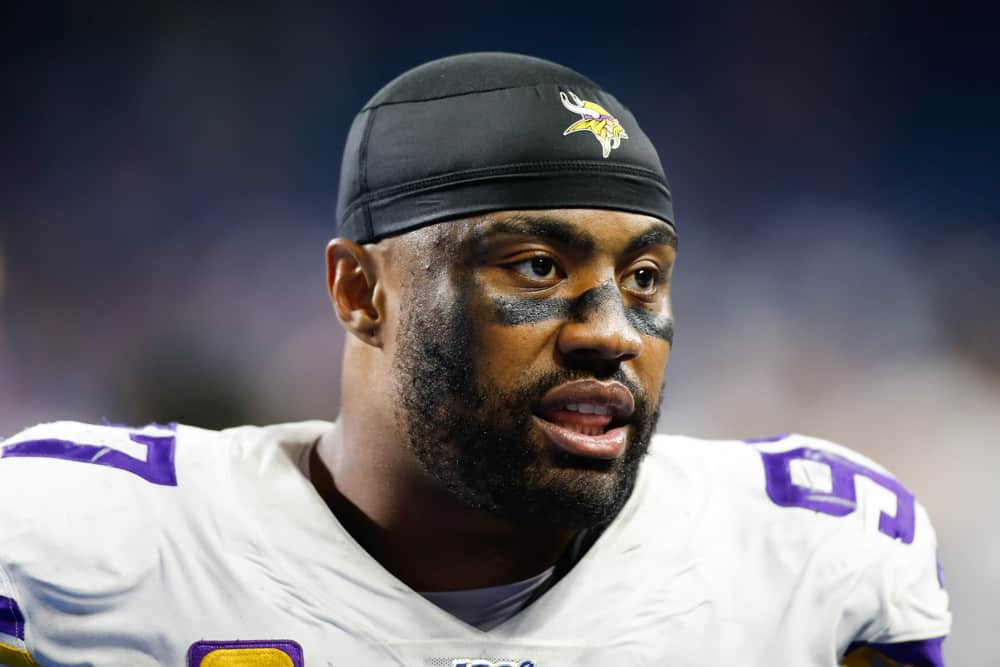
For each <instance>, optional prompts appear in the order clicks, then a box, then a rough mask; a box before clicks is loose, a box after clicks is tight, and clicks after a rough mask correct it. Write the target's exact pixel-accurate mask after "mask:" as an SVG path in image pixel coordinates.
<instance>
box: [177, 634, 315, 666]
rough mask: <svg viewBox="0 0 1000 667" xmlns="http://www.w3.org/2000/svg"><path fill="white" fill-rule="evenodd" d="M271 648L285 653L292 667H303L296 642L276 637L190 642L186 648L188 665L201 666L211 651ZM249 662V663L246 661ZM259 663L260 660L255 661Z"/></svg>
mask: <svg viewBox="0 0 1000 667" xmlns="http://www.w3.org/2000/svg"><path fill="white" fill-rule="evenodd" d="M261 648H271V649H275V650H278V651H281V652H282V653H284V654H285V655H287V656H288V657H289V658H290V659H291V661H292V665H293V667H305V658H304V657H303V656H302V647H301V646H299V644H298V642H294V641H292V640H290V639H276V640H263V641H229V642H225V641H200V642H195V643H194V644H191V648H189V649H188V655H187V658H188V663H187V664H188V667H201V663H202V661H203V660H204V659H205V656H207V655H208V654H209V653H211V652H212V651H240V650H246V649H261ZM248 664H249V663H248ZM254 664H261V665H263V664H264V663H262V662H255V663H254Z"/></svg>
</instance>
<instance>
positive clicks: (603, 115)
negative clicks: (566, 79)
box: [559, 91, 628, 157]
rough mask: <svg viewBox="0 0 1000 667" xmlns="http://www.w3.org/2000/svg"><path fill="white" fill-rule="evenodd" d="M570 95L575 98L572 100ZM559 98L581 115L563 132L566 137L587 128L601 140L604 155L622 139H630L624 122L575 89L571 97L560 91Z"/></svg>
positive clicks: (570, 93) (619, 143)
mask: <svg viewBox="0 0 1000 667" xmlns="http://www.w3.org/2000/svg"><path fill="white" fill-rule="evenodd" d="M570 97H571V98H573V100H572V102H571V101H570ZM559 99H561V100H562V103H563V106H564V107H566V108H567V109H569V110H570V111H572V112H573V113H578V114H580V116H581V118H580V120H578V121H576V122H575V123H573V124H572V125H570V126H569V127H567V128H566V131H565V132H563V136H564V137H565V136H566V135H567V134H569V133H571V132H582V131H583V130H587V131H589V132H591V133H592V134H593V135H594V137H595V138H596V139H597V140H598V141H599V142H601V149H602V152H603V154H604V157H608V156H609V155H611V151H612V150H613V149H615V148H618V147H619V146H621V144H622V139H628V134H626V132H625V128H624V127H622V124H621V123H619V122H618V119H617V118H615V117H614V116H612V115H611V114H610V113H608V111H607V109H605V108H604V107H602V106H601V105H599V104H594V103H593V102H587V101H586V100H581V99H580V98H579V97H577V96H576V94H574V93H573V91H569V97H567V96H566V93H564V92H562V91H559Z"/></svg>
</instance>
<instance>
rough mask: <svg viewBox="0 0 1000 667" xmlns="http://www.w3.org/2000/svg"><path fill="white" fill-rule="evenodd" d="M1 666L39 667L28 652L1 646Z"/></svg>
mask: <svg viewBox="0 0 1000 667" xmlns="http://www.w3.org/2000/svg"><path fill="white" fill-rule="evenodd" d="M0 665H4V667H38V663H37V662H35V661H34V660H32V659H31V656H30V655H29V654H28V652H27V651H22V650H21V649H19V648H12V647H10V646H7V645H6V644H0Z"/></svg>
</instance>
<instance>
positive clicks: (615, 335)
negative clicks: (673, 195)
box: [393, 209, 676, 529]
mask: <svg viewBox="0 0 1000 667" xmlns="http://www.w3.org/2000/svg"><path fill="white" fill-rule="evenodd" d="M443 224H444V225H447V226H446V227H441V228H439V229H435V230H432V231H430V232H426V231H425V232H424V233H425V234H438V236H437V237H436V238H437V244H436V246H435V249H434V250H433V251H428V255H427V257H421V258H416V262H415V264H414V265H415V267H416V269H415V270H414V272H413V273H414V275H413V277H412V279H411V280H410V281H409V282H406V281H404V287H403V290H402V304H401V307H400V308H401V313H400V325H399V329H398V333H397V335H396V340H395V341H394V345H395V347H394V350H393V371H394V373H393V384H394V393H395V400H396V407H395V410H396V415H395V416H396V420H397V424H398V426H399V427H400V431H401V432H402V433H403V434H404V435H405V437H406V440H407V445H408V446H409V448H410V449H411V450H412V451H413V452H414V454H415V455H416V457H417V459H418V460H419V461H420V462H421V464H422V465H423V466H424V468H425V469H426V470H427V471H428V472H429V473H430V474H431V475H433V476H434V477H435V478H436V479H438V480H439V481H440V482H441V483H443V484H444V485H445V486H446V487H447V488H448V489H449V490H450V491H451V493H452V494H454V495H455V496H456V497H458V498H459V499H461V500H462V501H464V502H465V503H467V504H468V505H470V506H472V507H476V508H480V509H484V510H487V511H490V512H492V513H495V514H497V515H500V516H503V517H506V518H509V519H513V520H516V521H519V522H527V523H532V524H538V525H546V526H556V527H561V528H571V529H576V528H584V527H588V526H593V525H597V524H599V523H602V522H605V521H608V520H610V519H612V518H613V517H614V516H615V515H616V514H617V513H618V511H619V510H620V509H621V507H622V506H623V505H624V503H625V501H626V500H627V499H628V497H629V495H630V494H631V491H632V488H633V487H634V484H635V479H636V475H637V471H638V467H639V463H640V461H641V459H642V457H643V455H644V454H645V453H646V450H647V448H648V446H649V441H650V438H651V436H652V434H653V432H654V429H655V426H656V421H657V417H658V415H659V402H660V394H661V390H662V385H663V375H664V371H665V370H666V365H667V360H668V357H669V355H670V347H671V339H672V335H673V333H672V332H673V324H672V316H671V306H670V294H669V279H670V272H671V268H672V266H673V262H674V259H675V255H676V237H675V236H674V234H673V230H672V228H671V227H670V226H669V225H667V224H665V223H664V222H662V221H660V220H657V219H656V218H651V217H648V216H644V215H638V214H632V213H624V212H616V211H603V210H592V209H565V210H550V211H522V212H502V213H494V214H490V215H488V216H486V217H484V218H479V219H475V220H468V221H461V222H455V223H443ZM417 233H420V232H417Z"/></svg>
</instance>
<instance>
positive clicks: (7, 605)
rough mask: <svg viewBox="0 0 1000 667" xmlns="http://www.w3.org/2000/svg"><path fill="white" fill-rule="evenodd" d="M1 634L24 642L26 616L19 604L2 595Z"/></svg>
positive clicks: (0, 603) (0, 602) (0, 609)
mask: <svg viewBox="0 0 1000 667" xmlns="http://www.w3.org/2000/svg"><path fill="white" fill-rule="evenodd" d="M0 632H2V633H4V634H5V635H10V636H11V637H17V638H18V639H20V640H22V641H23V640H24V614H22V613H21V608H20V607H18V606H17V602H16V601H14V600H12V599H11V598H5V597H4V596H2V595H0Z"/></svg>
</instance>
